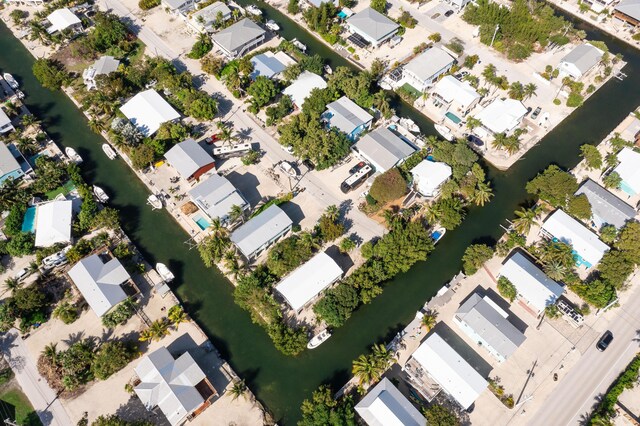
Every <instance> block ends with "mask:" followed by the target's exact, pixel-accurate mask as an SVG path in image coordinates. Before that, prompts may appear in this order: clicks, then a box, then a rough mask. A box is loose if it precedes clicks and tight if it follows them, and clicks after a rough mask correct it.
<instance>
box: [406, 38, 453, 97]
mask: <svg viewBox="0 0 640 426" xmlns="http://www.w3.org/2000/svg"><path fill="white" fill-rule="evenodd" d="M454 63H455V59H453V57H452V56H451V55H449V54H448V53H447V52H445V51H444V50H442V49H440V48H438V47H432V48H431V49H428V50H426V51H425V52H423V53H421V54H419V55H418V56H416V57H415V58H413V59H412V60H411V61H409V63H408V64H407V65H405V66H404V68H403V69H402V76H403V78H405V79H406V80H408V82H409V84H410V85H411V86H413V87H415V88H416V89H417V90H420V91H424V90H425V89H426V88H428V87H430V86H432V85H433V84H435V82H436V81H437V80H438V78H439V77H440V76H441V75H443V74H445V73H447V72H448V71H449V70H450V69H451V67H452V66H453V64H454Z"/></svg>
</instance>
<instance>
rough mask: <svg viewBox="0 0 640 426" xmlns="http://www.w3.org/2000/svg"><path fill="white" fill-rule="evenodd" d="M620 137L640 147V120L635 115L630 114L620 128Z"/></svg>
mask: <svg viewBox="0 0 640 426" xmlns="http://www.w3.org/2000/svg"><path fill="white" fill-rule="evenodd" d="M618 130H619V131H620V137H621V138H622V139H624V140H625V141H629V142H633V143H634V144H635V145H636V146H640V120H639V119H637V118H636V116H635V115H633V114H629V115H628V116H627V118H625V119H624V120H623V121H622V123H620V125H619V126H618Z"/></svg>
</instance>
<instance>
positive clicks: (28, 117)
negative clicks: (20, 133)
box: [20, 114, 40, 129]
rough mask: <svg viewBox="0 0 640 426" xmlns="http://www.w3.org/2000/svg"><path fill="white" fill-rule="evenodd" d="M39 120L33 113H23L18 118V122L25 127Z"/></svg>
mask: <svg viewBox="0 0 640 426" xmlns="http://www.w3.org/2000/svg"><path fill="white" fill-rule="evenodd" d="M39 122H40V121H39V120H38V119H37V118H36V116H34V115H33V114H25V115H23V116H22V118H21V119H20V123H22V125H23V126H24V128H25V129H27V128H29V127H30V126H31V125H33V124H37V123H39Z"/></svg>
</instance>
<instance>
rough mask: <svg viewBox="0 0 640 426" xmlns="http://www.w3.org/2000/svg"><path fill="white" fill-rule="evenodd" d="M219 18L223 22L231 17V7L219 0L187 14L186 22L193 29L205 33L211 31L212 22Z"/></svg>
mask: <svg viewBox="0 0 640 426" xmlns="http://www.w3.org/2000/svg"><path fill="white" fill-rule="evenodd" d="M218 18H220V19H221V20H222V21H223V22H225V21H228V20H229V19H231V9H229V6H227V5H226V4H224V3H223V2H221V1H217V2H214V3H211V4H210V5H209V6H207V7H204V8H202V9H200V10H198V11H197V12H194V13H192V14H191V16H189V21H188V22H187V23H188V24H189V25H190V26H191V27H192V28H193V29H194V30H196V31H198V32H200V33H205V32H211V31H213V24H215V23H216V21H217V20H218Z"/></svg>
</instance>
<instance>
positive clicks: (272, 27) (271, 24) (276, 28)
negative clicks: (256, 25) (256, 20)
mask: <svg viewBox="0 0 640 426" xmlns="http://www.w3.org/2000/svg"><path fill="white" fill-rule="evenodd" d="M264 26H265V27H267V28H268V29H270V30H271V31H280V25H278V23H277V22H276V21H274V20H273V19H269V20H268V21H267V22H266V23H265V24H264Z"/></svg>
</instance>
